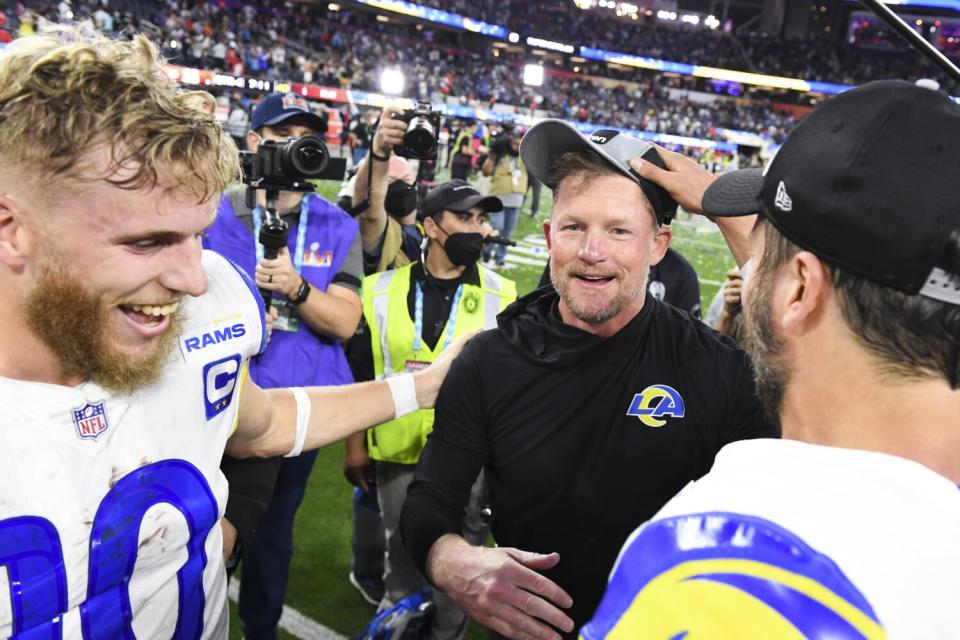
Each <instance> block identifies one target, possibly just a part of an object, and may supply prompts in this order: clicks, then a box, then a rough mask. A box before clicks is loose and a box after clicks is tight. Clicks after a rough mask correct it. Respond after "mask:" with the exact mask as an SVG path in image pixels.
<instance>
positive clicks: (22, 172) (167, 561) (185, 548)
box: [0, 29, 460, 638]
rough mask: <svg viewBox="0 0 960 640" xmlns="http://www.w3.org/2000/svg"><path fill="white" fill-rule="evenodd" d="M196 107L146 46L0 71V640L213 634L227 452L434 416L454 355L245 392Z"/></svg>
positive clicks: (250, 346)
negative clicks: (364, 375)
mask: <svg viewBox="0 0 960 640" xmlns="http://www.w3.org/2000/svg"><path fill="white" fill-rule="evenodd" d="M211 100H212V98H211V97H210V96H209V95H207V94H202V93H191V92H184V91H181V90H179V89H178V88H176V86H174V85H173V84H172V83H171V82H170V81H169V80H168V78H167V77H166V75H165V73H164V71H163V69H162V68H161V67H160V65H159V64H158V59H157V55H156V51H155V49H154V47H153V46H152V45H151V44H149V43H148V41H147V40H146V39H144V38H142V37H137V38H135V39H134V40H133V41H132V42H115V41H110V40H107V39H104V38H100V37H87V36H84V35H82V34H81V33H80V31H79V30H76V29H69V30H65V31H64V32H63V33H61V34H57V35H45V36H31V37H24V38H21V39H20V40H17V41H16V42H15V43H14V44H13V45H11V46H10V47H8V48H7V49H6V50H5V52H4V53H3V55H2V56H0V157H2V158H3V163H2V165H0V327H2V331H0V399H2V402H0V442H2V443H3V446H2V447H0V478H2V482H0V636H2V637H7V636H11V635H13V636H18V637H27V636H29V637H48V638H49V637H53V638H61V637H67V638H81V637H83V638H120V637H127V638H132V637H137V638H170V637H174V638H224V637H226V632H227V621H228V616H227V609H226V575H225V572H224V567H223V561H222V555H221V554H222V545H223V543H222V535H221V527H220V524H219V520H220V518H221V516H222V515H223V510H224V503H225V500H226V495H227V484H226V481H225V480H224V478H223V476H222V475H221V474H220V472H219V469H218V466H219V464H220V459H221V456H222V455H223V453H224V449H226V450H227V451H228V452H229V453H230V454H231V455H234V456H241V457H242V456H251V455H263V456H273V455H282V454H287V455H297V454H298V453H299V452H300V451H301V450H304V449H310V448H316V447H319V446H322V445H324V444H326V443H329V442H333V441H335V440H338V439H341V438H343V437H345V436H347V435H349V434H350V433H352V432H355V431H358V430H360V429H363V428H364V427H367V426H370V425H373V424H377V423H381V422H384V421H386V420H391V419H393V418H394V416H395V415H400V414H402V413H404V412H409V411H412V410H415V409H416V408H417V406H418V405H423V406H429V405H432V403H433V399H434V397H435V395H436V392H437V389H438V388H439V384H440V382H441V380H442V377H443V374H444V372H445V367H448V366H449V362H450V360H452V358H453V356H454V355H455V354H456V351H457V350H458V348H459V346H460V345H459V344H457V345H456V347H455V348H451V349H448V350H447V351H445V352H444V356H443V358H442V359H441V360H440V361H438V362H437V363H435V366H434V367H432V368H430V369H428V370H426V371H424V372H420V373H418V374H415V376H414V377H407V378H405V379H404V380H402V381H400V382H399V383H397V382H391V383H390V384H388V383H386V382H377V383H369V384H365V385H355V386H351V387H340V388H323V389H318V388H310V389H273V390H270V391H268V392H265V391H263V390H261V389H259V388H258V387H256V385H254V384H253V383H251V382H250V381H249V380H248V379H247V377H246V371H247V360H248V358H249V357H251V356H252V355H254V354H256V353H258V352H259V351H260V350H261V349H262V348H263V346H264V322H263V308H262V305H261V302H260V299H259V297H258V296H257V294H256V291H255V290H254V288H253V286H252V284H251V283H250V282H249V281H247V280H245V279H244V277H243V276H241V275H240V272H239V271H238V270H237V269H236V268H234V267H233V265H231V264H230V263H228V262H227V261H226V260H225V259H223V258H221V257H219V256H217V255H215V254H212V253H209V252H203V251H202V250H201V244H200V239H201V236H202V235H203V232H204V230H205V229H206V228H207V227H208V226H210V224H211V223H212V222H213V220H214V214H215V209H216V206H217V202H218V200H219V194H220V192H221V191H222V190H223V188H224V187H225V186H226V185H227V183H228V181H230V180H231V179H232V178H233V176H234V175H235V174H236V171H237V169H238V162H237V154H236V149H235V148H234V146H233V144H232V142H230V139H229V137H227V136H225V135H224V134H223V133H222V132H221V131H220V129H219V127H218V126H217V125H216V123H215V121H214V119H213V117H212V116H211V115H210V114H209V111H205V110H204V108H203V107H204V106H206V105H207V104H208V103H209V101H211ZM392 380H393V379H392Z"/></svg>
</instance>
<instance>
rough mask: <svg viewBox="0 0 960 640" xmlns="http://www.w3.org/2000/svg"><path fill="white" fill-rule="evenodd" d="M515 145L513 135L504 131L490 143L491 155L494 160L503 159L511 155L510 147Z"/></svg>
mask: <svg viewBox="0 0 960 640" xmlns="http://www.w3.org/2000/svg"><path fill="white" fill-rule="evenodd" d="M512 144H513V133H510V132H506V131H503V132H501V133H498V134H497V135H495V136H494V137H493V139H492V140H491V141H490V155H491V156H493V157H494V158H502V157H503V156H505V155H508V154H509V153H510V147H511V145H512Z"/></svg>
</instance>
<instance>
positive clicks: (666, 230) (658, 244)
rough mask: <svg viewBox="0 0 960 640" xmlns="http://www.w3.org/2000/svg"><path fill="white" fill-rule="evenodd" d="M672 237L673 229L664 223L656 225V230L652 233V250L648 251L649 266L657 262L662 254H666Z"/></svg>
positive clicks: (661, 257) (661, 258)
mask: <svg viewBox="0 0 960 640" xmlns="http://www.w3.org/2000/svg"><path fill="white" fill-rule="evenodd" d="M672 238H673V230H672V229H671V228H670V227H668V226H666V225H664V226H662V227H657V232H656V233H655V234H654V235H653V251H651V252H650V266H653V265H655V264H659V262H660V261H661V260H663V256H665V255H666V254H667V249H668V248H670V240H671V239H672Z"/></svg>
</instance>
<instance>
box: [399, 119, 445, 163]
mask: <svg viewBox="0 0 960 640" xmlns="http://www.w3.org/2000/svg"><path fill="white" fill-rule="evenodd" d="M436 142H437V135H436V132H435V131H434V130H433V125H431V124H430V121H429V120H427V119H426V118H414V119H413V120H411V121H410V125H409V126H408V127H407V133H406V134H405V135H404V136H403V144H404V146H406V147H408V148H409V149H410V150H412V151H414V152H416V153H417V154H419V155H429V154H430V152H431V151H432V150H433V146H434V145H435V144H436Z"/></svg>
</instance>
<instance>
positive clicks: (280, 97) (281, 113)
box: [250, 93, 327, 134]
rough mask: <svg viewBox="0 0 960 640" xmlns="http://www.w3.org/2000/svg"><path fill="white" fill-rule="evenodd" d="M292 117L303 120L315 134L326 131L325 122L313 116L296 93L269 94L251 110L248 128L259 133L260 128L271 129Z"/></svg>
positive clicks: (311, 111)
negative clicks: (251, 114)
mask: <svg viewBox="0 0 960 640" xmlns="http://www.w3.org/2000/svg"><path fill="white" fill-rule="evenodd" d="M294 116H300V117H301V118H305V119H306V120H307V121H308V122H309V123H310V124H309V126H310V127H311V128H312V129H313V130H314V131H315V132H316V133H317V134H323V133H326V131H327V121H326V120H325V119H324V118H321V117H320V116H318V115H317V114H315V113H314V112H313V110H311V109H310V104H309V103H308V102H307V101H306V100H305V99H304V98H303V96H300V95H297V94H296V93H271V94H270V95H268V96H267V97H266V98H264V99H263V100H261V101H260V104H258V105H257V106H256V108H255V109H254V110H253V117H252V118H251V122H250V128H251V129H253V130H254V131H259V130H260V128H261V127H264V126H266V127H272V126H274V125H278V124H280V123H281V122H283V121H285V120H288V119H290V118H293V117H294Z"/></svg>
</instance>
